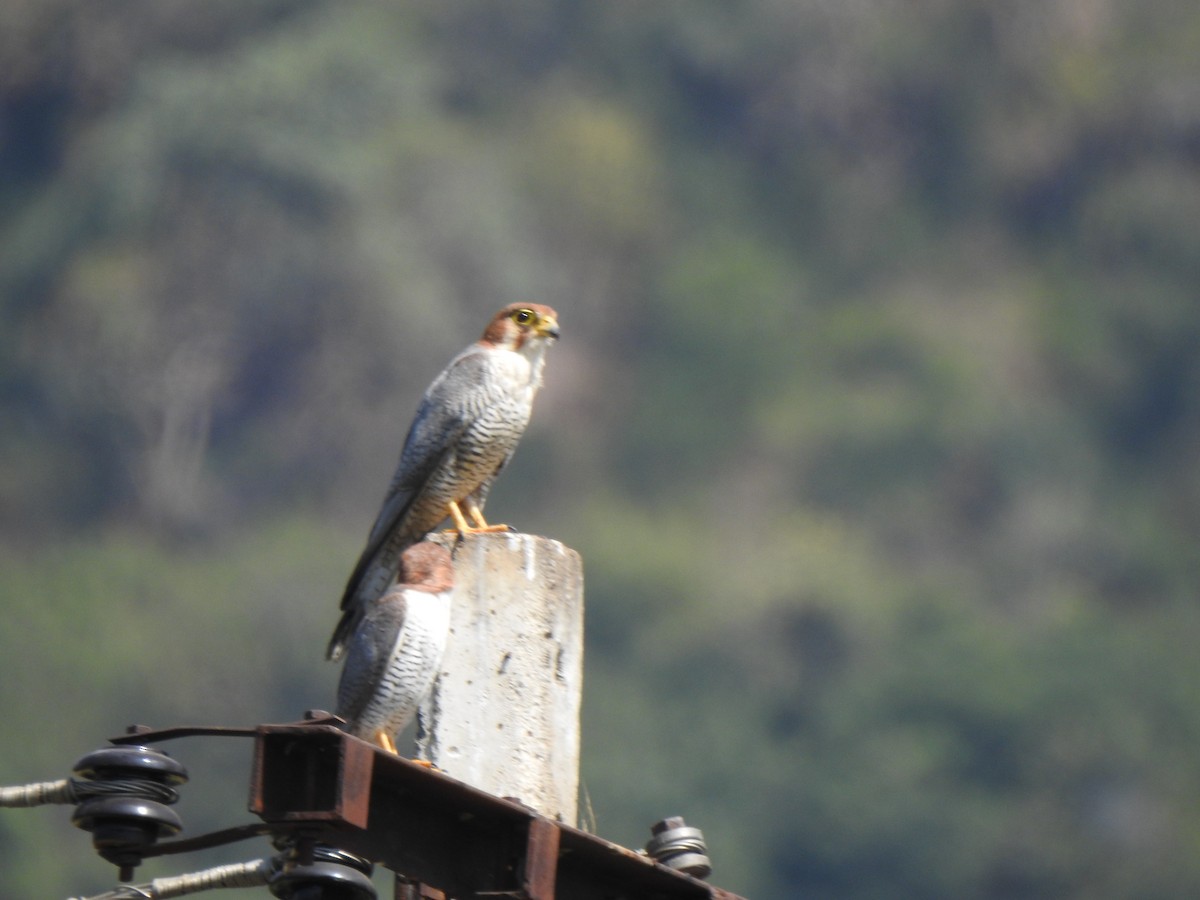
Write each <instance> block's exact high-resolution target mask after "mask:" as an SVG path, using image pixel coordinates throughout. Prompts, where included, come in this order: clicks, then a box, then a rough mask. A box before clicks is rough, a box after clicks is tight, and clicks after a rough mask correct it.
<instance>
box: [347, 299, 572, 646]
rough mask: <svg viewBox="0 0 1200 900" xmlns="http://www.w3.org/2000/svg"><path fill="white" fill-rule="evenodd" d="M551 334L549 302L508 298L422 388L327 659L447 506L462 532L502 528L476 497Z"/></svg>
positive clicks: (497, 461) (496, 464)
mask: <svg viewBox="0 0 1200 900" xmlns="http://www.w3.org/2000/svg"><path fill="white" fill-rule="evenodd" d="M557 338H558V314H557V313H556V312H555V311H554V310H553V309H551V308H550V307H548V306H541V305H538V304H534V303H514V304H512V305H510V306H506V307H504V309H502V310H500V311H499V312H498V313H496V315H494V316H493V317H492V320H491V322H490V323H489V324H488V326H487V328H486V329H485V330H484V332H483V337H481V338H480V339H479V340H478V341H476V342H475V343H474V344H472V345H471V346H469V347H467V348H466V349H465V350H463V351H462V352H461V353H460V354H458V356H456V357H454V359H452V360H451V361H450V364H449V365H448V366H446V368H445V369H444V370H443V371H442V374H440V375H439V376H438V377H437V378H435V379H434V381H433V384H431V385H430V386H429V389H428V390H426V391H425V396H424V397H423V398H422V400H421V404H420V406H419V407H418V408H417V414H416V417H415V418H414V419H413V423H412V426H411V427H410V428H409V431H408V437H407V438H406V439H405V441H404V449H403V451H401V454H400V465H399V467H398V468H397V469H396V474H395V475H394V476H393V478H392V483H391V486H390V487H389V488H388V493H387V497H386V498H385V499H384V501H383V508H382V509H380V511H379V515H378V517H377V518H376V519H375V525H374V526H373V527H372V528H371V534H370V537H369V538H368V540H367V546H366V549H365V550H363V552H362V555H361V556H360V557H359V559H358V563H357V565H355V567H354V571H353V573H351V575H350V580H349V581H348V582H347V583H346V590H345V592H344V593H343V594H342V618H341V621H339V622H338V625H337V628H336V629H335V631H334V633H333V637H332V638H331V639H330V641H329V648H328V650H327V653H326V655H327V656H328V658H329V659H338V658H339V657H340V656H341V655H342V652H343V650H344V648H345V644H346V640H347V638H348V637H349V636H350V634H351V633H352V632H353V631H354V627H355V625H356V624H357V622H358V620H359V618H360V617H361V615H362V611H363V606H364V604H367V603H370V602H371V601H372V600H374V599H375V598H377V597H379V596H380V595H382V594H383V593H384V591H386V590H387V589H388V588H389V587H390V586H391V585H392V582H393V581H394V580H395V578H396V573H397V571H398V569H399V565H400V554H401V553H402V552H403V551H404V548H405V547H408V546H409V545H411V544H414V543H416V542H417V541H419V540H421V539H422V538H424V537H425V535H426V534H428V533H429V532H430V531H432V530H433V529H434V528H436V527H437V526H438V525H439V524H440V523H441V522H442V521H443V520H444V519H446V518H447V516H449V517H450V518H451V519H452V520H453V521H454V526H455V528H457V529H458V531H459V532H460V533H462V534H470V533H473V532H479V531H501V530H506V529H507V526H504V525H500V526H491V525H488V523H487V521H486V520H485V519H484V518H483V505H484V502H485V501H486V500H487V495H488V491H489V490H490V489H491V487H492V482H493V481H495V478H496V476H497V475H498V474H499V473H500V470H501V469H503V468H504V466H505V464H506V463H507V462H508V461H509V459H510V458H511V457H512V455H513V451H514V450H515V449H516V447H517V441H519V440H520V438H521V434H522V433H523V432H524V431H525V426H526V425H527V424H528V422H529V414H530V412H531V411H532V409H533V398H534V396H535V395H536V394H537V391H538V388H539V387H540V386H541V384H542V368H543V365H544V363H545V354H546V350H547V348H548V347H549V346H550V345H551V344H552V343H554V341H555V340H556V339H557ZM468 518H470V520H471V522H473V523H474V524H473V525H472V524H470V523H469V522H468Z"/></svg>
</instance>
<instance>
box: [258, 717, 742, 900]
mask: <svg viewBox="0 0 1200 900" xmlns="http://www.w3.org/2000/svg"><path fill="white" fill-rule="evenodd" d="M250 808H251V810H252V811H253V812H254V813H256V814H257V815H259V816H260V817H262V819H263V820H264V821H265V822H267V823H268V824H270V823H278V824H279V825H280V826H286V827H287V828H288V829H289V830H295V829H296V828H298V827H303V828H304V833H305V834H306V836H309V837H311V839H313V840H316V841H320V842H322V843H327V844H330V845H332V846H334V847H338V848H341V849H343V850H347V851H349V852H351V853H354V854H357V855H359V856H363V857H366V858H367V859H370V860H373V861H375V862H376V863H378V864H381V865H383V866H386V867H387V868H389V869H391V870H392V871H394V872H396V873H397V874H398V875H399V876H402V877H401V879H400V880H399V881H398V884H399V885H401V887H398V889H397V893H396V896H397V897H403V898H405V900H408V898H429V900H432V898H437V897H438V896H439V894H441V895H442V896H443V897H454V898H456V900H469V898H483V897H508V898H513V900H556V898H557V900H610V898H613V897H621V898H623V900H717V898H719V900H739V898H736V897H735V896H734V895H732V894H728V893H726V892H724V891H720V890H718V889H716V888H713V887H711V886H710V885H708V884H706V883H705V882H702V881H698V880H696V879H694V878H691V877H689V876H687V875H684V874H682V873H680V872H676V871H675V870H673V869H668V868H666V867H665V866H662V865H659V864H657V863H655V862H654V861H652V860H650V859H649V858H648V857H646V856H645V855H643V854H640V853H635V852H633V851H631V850H628V849H626V848H624V847H620V846H618V845H616V844H612V843H609V842H608V841H605V840H603V839H601V838H598V837H596V836H595V835H591V834H588V833H586V832H583V831H580V830H579V829H576V828H572V827H570V826H567V825H563V824H561V823H559V822H556V821H554V820H552V819H549V818H546V817H545V816H542V815H539V814H538V813H536V812H534V811H533V810H531V809H529V808H528V807H525V806H523V805H521V804H519V803H515V802H512V801H510V800H504V799H501V798H499V797H495V796H492V795H491V794H487V793H484V792H483V791H479V790H476V789H475V788H472V787H470V786H469V785H465V784H463V783H462V782H459V781H456V780H455V779H453V778H450V777H448V776H446V775H444V774H442V773H440V772H436V771H431V770H430V769H428V768H426V767H425V766H422V765H419V764H417V763H414V762H411V761H409V760H406V759H402V758H400V757H398V756H394V755H392V754H390V753H387V752H386V751H384V750H381V749H379V748H378V747H375V746H374V745H372V744H368V743H366V742H365V741H361V740H359V739H358V738H354V737H351V736H350V735H347V734H346V733H344V732H342V731H341V730H340V729H338V728H336V727H334V726H333V725H328V724H299V725H263V726H260V727H259V729H258V734H257V737H256V747H255V762H254V769H253V776H252V779H251V790H250ZM422 892H423V893H422Z"/></svg>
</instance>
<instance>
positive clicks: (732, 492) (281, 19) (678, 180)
mask: <svg viewBox="0 0 1200 900" xmlns="http://www.w3.org/2000/svg"><path fill="white" fill-rule="evenodd" d="M4 20H5V25H4V28H3V29H0V316H2V317H3V329H2V330H0V405H2V412H3V427H2V428H0V453H2V454H3V466H2V468H0V541H2V544H0V592H2V594H3V597H4V603H5V608H6V614H7V617H8V618H7V620H6V624H5V626H4V628H3V629H2V630H0V660H2V661H3V663H2V665H3V669H2V671H3V677H2V678H0V714H2V715H3V717H4V720H5V739H4V740H3V741H2V742H0V782H3V783H5V784H17V783H23V782H25V781H32V780H40V779H43V778H51V777H59V776H61V775H62V774H65V773H66V772H67V771H68V769H69V768H70V765H71V763H72V762H73V761H74V760H75V759H77V758H78V757H79V756H81V755H82V754H83V753H85V752H87V751H89V750H90V749H92V748H94V747H96V746H98V745H100V744H101V743H102V742H103V740H104V738H106V737H107V736H109V735H111V734H113V733H115V732H117V731H120V730H121V729H122V728H123V727H124V725H126V724H128V723H130V722H135V721H137V722H148V723H151V724H154V725H167V724H176V723H184V722H186V723H197V722H203V723H222V724H238V723H241V724H252V723H256V722H261V721H290V720H292V719H295V718H297V717H298V716H299V714H300V713H301V712H302V711H303V710H304V709H306V708H309V707H314V706H328V705H329V703H330V702H331V695H332V690H333V684H334V682H335V680H336V671H335V669H334V667H332V666H328V665H324V664H322V663H321V648H322V646H323V642H324V639H325V637H326V634H327V632H328V630H329V628H330V627H331V625H332V621H333V614H334V607H335V604H336V600H337V596H338V593H339V589H340V586H341V583H342V581H343V579H344V577H345V575H346V572H347V571H348V569H349V566H350V565H351V564H352V562H353V560H354V557H355V554H356V553H357V551H358V549H359V547H360V541H361V540H362V538H363V537H364V535H365V533H366V530H367V528H368V526H369V524H370V520H371V517H372V516H373V515H374V512H375V509H376V504H377V503H378V501H379V499H380V496H381V494H382V491H383V488H384V486H385V484H386V479H387V478H388V477H389V475H390V473H391V470H392V466H393V464H394V461H395V457H396V454H397V452H398V449H399V445H400V442H401V440H402V437H403V434H404V431H405V429H406V427H407V423H408V420H409V417H410V416H411V413H412V410H413V409H414V408H415V405H416V401H417V398H418V396H419V394H420V392H421V391H422V390H423V388H424V386H425V385H426V384H427V383H428V381H429V379H430V378H431V377H432V375H433V373H435V372H436V371H437V370H438V369H439V368H440V367H441V366H442V365H443V364H444V362H445V360H446V359H447V358H448V357H449V356H450V355H451V354H452V353H453V352H455V351H457V350H458V349H459V348H460V347H461V346H463V345H464V344H465V343H466V342H467V341H468V340H470V339H472V338H474V337H475V336H476V334H477V332H478V331H479V330H480V329H481V327H482V325H483V323H484V322H485V321H486V319H487V317H488V316H489V315H490V313H491V312H492V311H493V310H494V309H495V308H498V307H499V306H500V305H502V304H503V303H507V302H510V301H512V300H516V299H522V298H529V299H533V300H537V301H540V302H546V303H550V304H552V305H554V306H556V307H557V308H558V309H559V311H560V314H561V321H562V325H563V330H564V338H563V340H562V341H561V342H560V345H559V346H558V347H557V348H556V349H555V350H554V353H553V356H552V358H551V360H550V363H549V366H548V373H547V386H546V388H545V390H544V392H543V394H542V396H541V397H540V399H539V403H538V409H537V411H536V414H535V421H534V424H533V426H532V428H531V430H530V433H529V434H528V435H527V436H526V439H525V441H524V443H523V445H522V448H521V451H520V452H519V453H518V455H517V458H516V460H515V461H514V464H513V466H512V468H511V470H510V471H509V472H508V473H507V474H506V476H505V478H504V479H502V481H501V483H500V484H499V485H498V487H497V489H496V491H495V492H494V494H493V497H492V500H491V503H490V507H489V508H490V510H491V511H492V513H493V514H494V515H496V516H497V517H499V518H501V519H504V520H509V521H512V522H514V523H517V524H518V525H519V526H521V527H522V528H523V529H524V530H527V531H532V532H538V533H543V534H548V535H551V536H553V537H556V538H559V539H561V540H563V541H564V542H566V543H567V544H568V545H570V546H573V547H575V548H576V549H578V550H579V551H580V552H581V553H582V554H583V556H584V559H585V563H586V567H587V590H588V604H589V605H588V657H587V688H586V697H585V708H584V729H585V732H584V773H583V774H584V778H585V780H586V782H587V786H588V789H589V794H590V798H591V802H592V805H593V807H594V809H595V814H596V820H597V822H596V827H597V830H598V832H599V833H600V834H602V835H603V836H605V837H607V838H609V839H611V840H615V841H617V842H620V843H623V844H626V845H628V846H640V845H641V844H642V843H643V842H644V841H645V839H646V838H647V837H648V832H647V831H646V829H647V826H648V825H649V823H650V822H653V821H655V820H656V819H658V818H660V817H662V816H664V815H671V814H683V815H685V816H686V817H687V818H688V820H689V822H693V823H695V824H697V825H699V826H701V827H702V828H703V829H704V831H705V834H706V836H707V837H708V839H709V843H710V846H711V848H712V853H713V856H714V860H715V865H716V872H715V875H714V879H713V880H714V882H715V883H717V884H719V885H721V886H722V887H725V888H727V889H730V890H734V891H736V892H738V893H741V894H744V895H746V896H748V897H752V898H755V900H784V898H794V897H806V898H873V897H896V896H903V897H914V898H915V897H920V898H951V897H953V898H961V897H977V898H988V900H992V898H995V900H1002V898H1038V897H1051V896H1053V897H1056V898H1069V897H1088V898H1124V897H1129V898H1132V897H1137V898H1139V900H1145V898H1159V897H1162V898H1166V897H1180V896H1190V895H1194V894H1196V893H1197V892H1200V862H1198V860H1200V806H1198V805H1197V796H1198V792H1197V789H1198V786H1200V785H1198V781H1200V776H1198V774H1197V771H1198V770H1197V766H1196V754H1197V750H1198V748H1200V691H1198V690H1197V689H1196V688H1197V676H1198V675H1200V666H1198V664H1197V655H1196V647H1197V644H1198V642H1200V609H1198V606H1197V588H1196V585H1197V579H1198V576H1200V571H1198V570H1200V561H1198V560H1200V557H1198V554H1197V551H1196V547H1197V539H1198V538H1200V467H1197V465H1196V460H1197V450H1198V449H1200V402H1198V400H1197V398H1198V397H1200V352H1197V351H1198V349H1200V348H1198V338H1200V306H1198V305H1197V296H1196V285H1197V283H1200V228H1197V227H1196V223H1197V222H1200V167H1198V163H1200V63H1198V62H1197V60H1200V53H1198V52H1197V51H1198V50H1200V8H1197V7H1196V6H1195V5H1194V4H1187V3H1183V2H1179V0H1145V2H1143V3H1140V4H1137V5H1136V6H1135V5H1131V4H1120V3H1117V2H1115V0H1038V2H1033V0H1015V2H1011V3H1006V4H1000V5H997V4H993V3H985V2H983V0H916V2H896V0H855V2H832V0H803V2H791V0H787V2H785V0H760V2H758V3H749V2H741V0H724V2H720V3H713V2H692V3H688V4H684V3H678V2H675V3H654V4H644V3H633V2H628V0H613V2H608V3H575V2H568V0H516V2H510V3H506V4H502V5H485V4H477V3H468V2H459V0H439V2H429V0H424V2H421V0H417V2H413V3H410V4H394V3H385V2H381V0H345V2H342V3H337V4H335V3H333V2H330V0H204V2H200V0H166V2H164V0H153V2H151V0H107V2H104V3H94V2H92V3H87V2H81V0H37V2H28V0H7V2H6V3H5V4H4ZM179 750H180V751H181V752H183V753H184V754H185V755H186V757H187V758H185V759H184V762H185V763H187V764H188V765H189V767H190V768H191V769H192V771H193V778H194V781H195V782H196V783H197V784H200V783H203V785H204V789H203V790H197V789H193V790H192V791H191V792H190V793H191V795H192V796H190V797H189V796H188V795H187V794H186V793H185V800H184V807H183V809H182V812H183V814H184V816H185V821H186V822H187V825H188V829H189V833H200V831H201V830H204V829H207V828H213V827H218V826H223V825H228V824H234V823H235V822H239V821H242V820H243V819H244V818H245V816H246V814H245V813H244V812H242V811H241V810H242V805H243V804H244V797H243V796H242V794H243V791H244V786H243V785H242V784H241V783H240V780H239V779H240V778H241V776H240V775H237V776H236V777H231V776H230V775H229V773H230V772H239V773H240V772H242V771H244V768H242V767H243V766H244V763H245V760H244V759H243V758H242V756H243V755H244V754H245V750H244V748H234V749H230V748H227V747H225V746H224V745H221V746H212V747H203V746H202V747H199V748H197V749H193V748H191V747H189V748H182V747H181V748H179ZM200 795H203V796H200ZM67 818H68V817H67V815H66V814H65V811H63V810H57V809H45V810H33V811H24V812H22V811H6V812H5V814H4V815H3V816H2V817H0V870H2V871H3V873H4V875H3V882H4V883H3V885H2V886H0V895H2V896H11V897H17V896H22V897H32V896H37V897H54V896H67V895H69V894H84V893H93V892H97V891H100V890H103V889H105V888H106V887H108V886H109V885H110V884H111V878H112V870H111V869H110V868H109V867H107V866H106V865H104V864H102V863H101V862H100V861H99V860H98V859H96V858H95V857H94V856H93V855H92V854H91V852H90V850H89V849H88V846H87V840H86V837H85V836H84V835H82V834H80V833H78V832H76V831H75V830H74V829H72V828H71V826H70V825H69V824H68V822H67ZM258 852H265V851H263V850H262V848H259V850H258ZM231 858H233V857H231V856H230V854H229V852H228V851H226V852H225V853H223V854H216V855H214V857H213V860H212V861H214V862H215V861H228V860H230V859H231ZM238 858H240V857H238ZM194 861H195V860H194V859H193V858H189V859H188V862H194ZM179 864H182V863H180V861H178V860H175V861H171V862H169V863H166V864H163V863H159V862H155V863H151V864H147V866H146V867H145V868H144V869H143V870H142V873H143V874H144V875H146V876H147V877H151V876H154V875H158V874H166V873H169V872H173V871H178V870H179Z"/></svg>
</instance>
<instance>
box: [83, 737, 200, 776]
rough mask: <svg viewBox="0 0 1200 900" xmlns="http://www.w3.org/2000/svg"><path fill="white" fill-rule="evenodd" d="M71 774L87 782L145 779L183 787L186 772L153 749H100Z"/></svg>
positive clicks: (165, 755) (86, 758)
mask: <svg viewBox="0 0 1200 900" xmlns="http://www.w3.org/2000/svg"><path fill="white" fill-rule="evenodd" d="M75 774H76V775H78V776H79V777H80V778H86V779H88V780H89V781H108V780H112V779H119V778H145V779H147V780H150V781H157V782H159V783H161V784H183V783H184V782H185V781H187V780H188V776H187V769H185V768H184V767H183V765H182V764H181V763H179V762H178V761H176V760H174V759H172V758H171V757H169V756H167V754H165V753H163V752H162V751H161V750H156V749H155V748H154V747H137V746H118V747H102V748H101V749H99V750H95V751H93V752H91V753H89V754H88V755H87V756H85V757H83V759H81V760H79V762H77V763H75Z"/></svg>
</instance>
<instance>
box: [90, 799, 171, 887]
mask: <svg viewBox="0 0 1200 900" xmlns="http://www.w3.org/2000/svg"><path fill="white" fill-rule="evenodd" d="M71 823H72V824H73V825H75V826H76V827H78V828H82V829H83V830H84V831H90V832H91V833H92V846H94V847H95V848H96V851H97V852H98V853H99V854H100V855H101V856H102V857H104V859H106V860H108V861H109V862H110V863H112V864H113V865H115V866H118V867H120V869H121V880H122V881H128V880H129V879H130V878H131V877H132V873H133V869H134V868H135V867H136V866H138V865H140V864H141V862H142V856H143V854H144V851H145V850H146V849H147V848H148V847H151V846H152V845H153V844H154V843H155V842H157V841H158V839H159V838H160V837H169V836H170V835H174V834H178V833H179V832H180V830H182V828H183V822H181V821H180V819H179V816H178V815H176V814H175V811H174V810H172V809H171V808H170V807H168V806H164V805H163V804H161V803H158V802H156V801H154V800H146V799H144V798H141V797H98V798H96V799H94V800H86V801H84V802H83V803H80V804H79V805H78V806H77V807H75V814H74V815H73V816H72V817H71Z"/></svg>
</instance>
